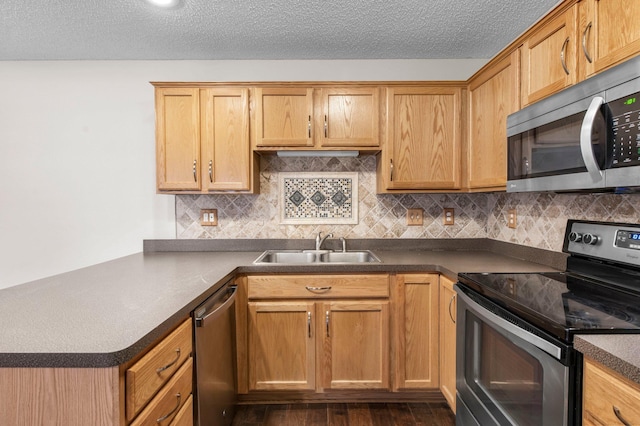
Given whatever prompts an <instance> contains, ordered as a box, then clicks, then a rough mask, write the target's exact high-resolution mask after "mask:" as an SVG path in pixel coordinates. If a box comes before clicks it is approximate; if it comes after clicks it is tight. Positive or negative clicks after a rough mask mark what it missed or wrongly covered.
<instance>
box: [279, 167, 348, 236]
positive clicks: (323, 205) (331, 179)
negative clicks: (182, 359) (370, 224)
mask: <svg viewBox="0 0 640 426" xmlns="http://www.w3.org/2000/svg"><path fill="white" fill-rule="evenodd" d="M279 178H280V181H279V183H280V188H279V193H280V194H279V195H280V196H279V198H280V205H279V208H280V212H281V215H280V223H283V224H322V223H336V224H357V223H358V173H303V172H302V173H280V174H279Z"/></svg>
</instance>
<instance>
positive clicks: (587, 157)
mask: <svg viewBox="0 0 640 426" xmlns="http://www.w3.org/2000/svg"><path fill="white" fill-rule="evenodd" d="M603 104H604V98H603V97H602V96H596V97H595V98H593V99H592V100H591V103H590V104H589V108H587V112H586V113H585V115H584V119H583V120H582V127H581V128H580V152H581V153H582V159H583V160H584V165H585V166H587V171H588V172H589V176H591V179H592V180H593V182H599V181H601V180H602V178H603V176H604V173H603V172H602V170H600V166H599V165H598V160H597V159H596V155H595V153H594V152H593V146H592V145H591V135H592V134H593V123H594V122H595V120H596V115H597V114H598V111H600V107H601V106H602V105H603Z"/></svg>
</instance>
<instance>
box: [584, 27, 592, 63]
mask: <svg viewBox="0 0 640 426" xmlns="http://www.w3.org/2000/svg"><path fill="white" fill-rule="evenodd" d="M591 24H592V23H591V22H589V24H587V26H586V28H585V29H584V31H583V32H582V51H583V52H584V56H585V58H587V61H589V63H592V62H593V59H591V55H589V49H587V34H591Z"/></svg>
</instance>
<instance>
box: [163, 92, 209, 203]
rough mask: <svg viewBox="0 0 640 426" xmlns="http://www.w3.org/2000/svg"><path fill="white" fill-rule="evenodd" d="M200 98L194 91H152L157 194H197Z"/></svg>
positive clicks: (198, 186)
mask: <svg viewBox="0 0 640 426" xmlns="http://www.w3.org/2000/svg"><path fill="white" fill-rule="evenodd" d="M199 99H200V96H199V90H198V89H194V88H183V87H179V88H158V89H156V157H157V158H156V161H157V162H156V177H157V186H158V191H199V190H200V179H199V173H200V172H199V166H200V100H199Z"/></svg>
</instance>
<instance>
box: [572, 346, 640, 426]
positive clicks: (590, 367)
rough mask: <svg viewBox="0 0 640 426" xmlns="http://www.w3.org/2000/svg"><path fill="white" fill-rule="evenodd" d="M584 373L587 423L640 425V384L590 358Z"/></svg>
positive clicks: (586, 362) (587, 359)
mask: <svg viewBox="0 0 640 426" xmlns="http://www.w3.org/2000/svg"><path fill="white" fill-rule="evenodd" d="M583 374H584V376H583V384H582V385H583V407H582V410H583V423H584V424H585V425H623V424H624V423H623V422H622V421H621V419H624V420H625V421H626V422H627V424H631V425H637V424H640V385H638V384H637V383H634V382H631V381H630V380H628V379H626V378H624V377H622V376H620V375H619V374H617V373H616V372H614V371H613V370H610V369H609V368H607V367H605V366H603V365H601V364H598V363H597V362H595V361H593V360H591V359H589V358H586V357H585V360H584V373H583ZM616 411H617V412H618V414H617V415H616Z"/></svg>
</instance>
